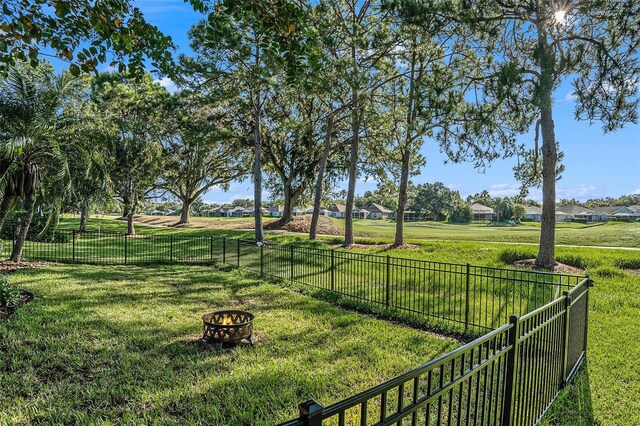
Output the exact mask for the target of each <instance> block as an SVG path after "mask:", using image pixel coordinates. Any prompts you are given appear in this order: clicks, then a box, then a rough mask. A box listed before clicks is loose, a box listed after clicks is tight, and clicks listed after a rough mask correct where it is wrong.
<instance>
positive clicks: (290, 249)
mask: <svg viewBox="0 0 640 426" xmlns="http://www.w3.org/2000/svg"><path fill="white" fill-rule="evenodd" d="M289 261H290V264H291V270H290V271H289V278H290V280H291V281H293V244H292V245H290V246H289Z"/></svg>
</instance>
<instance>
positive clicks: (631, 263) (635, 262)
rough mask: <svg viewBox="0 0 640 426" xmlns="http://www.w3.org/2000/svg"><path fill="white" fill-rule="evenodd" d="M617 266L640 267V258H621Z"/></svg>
mask: <svg viewBox="0 0 640 426" xmlns="http://www.w3.org/2000/svg"><path fill="white" fill-rule="evenodd" d="M616 266H617V267H618V268H622V269H640V259H629V260H619V261H617V262H616Z"/></svg>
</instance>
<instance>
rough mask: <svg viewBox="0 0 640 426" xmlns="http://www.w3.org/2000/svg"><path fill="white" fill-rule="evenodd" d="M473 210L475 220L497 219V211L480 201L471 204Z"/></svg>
mask: <svg viewBox="0 0 640 426" xmlns="http://www.w3.org/2000/svg"><path fill="white" fill-rule="evenodd" d="M471 210H472V211H473V220H488V221H491V220H496V212H495V210H493V209H492V208H491V207H488V206H485V205H484V204H480V203H473V204H471Z"/></svg>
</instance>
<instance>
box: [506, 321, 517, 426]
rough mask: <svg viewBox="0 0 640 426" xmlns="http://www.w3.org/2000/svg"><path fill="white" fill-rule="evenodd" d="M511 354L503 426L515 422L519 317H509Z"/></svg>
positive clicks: (508, 355)
mask: <svg viewBox="0 0 640 426" xmlns="http://www.w3.org/2000/svg"><path fill="white" fill-rule="evenodd" d="M509 322H510V323H511V329H510V330H509V346H511V348H510V349H509V352H507V363H506V366H505V392H504V405H503V411H502V426H511V425H513V424H514V420H515V414H516V409H515V402H516V381H517V379H518V377H517V376H518V374H517V371H518V352H519V350H518V341H519V340H520V318H519V317H518V316H517V315H511V317H509Z"/></svg>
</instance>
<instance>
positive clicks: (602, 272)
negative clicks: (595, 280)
mask: <svg viewBox="0 0 640 426" xmlns="http://www.w3.org/2000/svg"><path fill="white" fill-rule="evenodd" d="M593 274H594V275H596V276H598V277H600V278H620V277H623V276H624V274H623V273H622V272H621V271H619V270H617V269H615V268H611V267H609V266H601V267H599V268H596V269H594V270H593Z"/></svg>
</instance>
